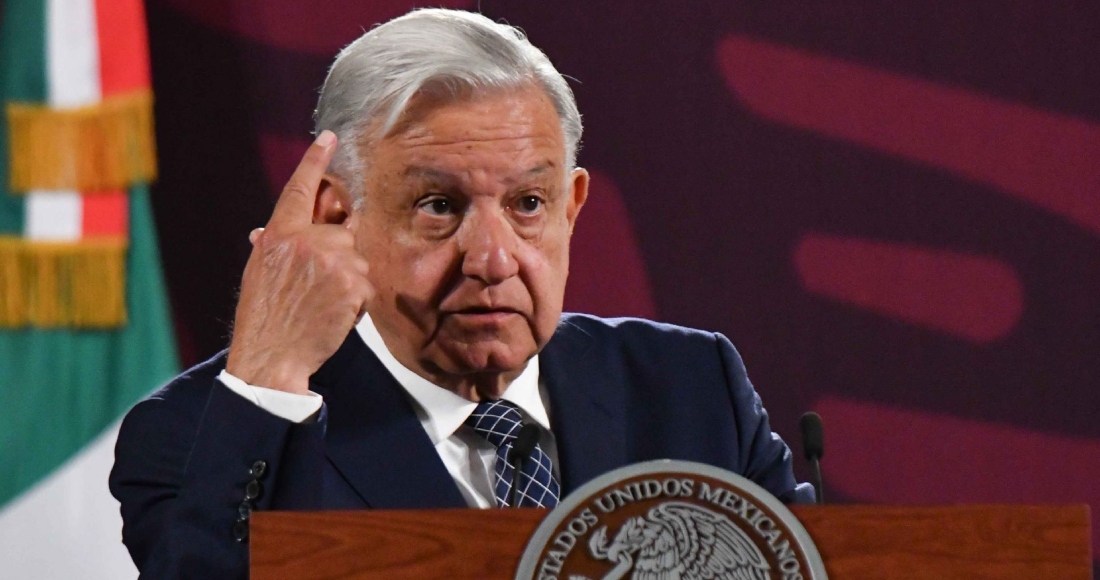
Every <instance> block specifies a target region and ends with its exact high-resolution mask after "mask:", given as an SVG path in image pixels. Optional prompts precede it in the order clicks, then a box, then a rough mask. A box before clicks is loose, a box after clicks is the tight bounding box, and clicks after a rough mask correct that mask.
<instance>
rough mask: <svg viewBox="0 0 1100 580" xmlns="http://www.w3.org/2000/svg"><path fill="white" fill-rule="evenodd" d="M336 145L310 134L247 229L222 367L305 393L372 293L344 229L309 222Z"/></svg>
mask: <svg viewBox="0 0 1100 580" xmlns="http://www.w3.org/2000/svg"><path fill="white" fill-rule="evenodd" d="M335 146H336V136H335V135H334V134H333V133H332V132H331V131H322V132H321V134H320V135H318V136H317V139H316V141H314V142H313V144H312V145H310V147H309V149H308V150H307V151H306V153H305V156H303V157H302V161H301V163H300V164H299V165H298V168H297V169H296V170H295V171H294V175H292V176H291V178H290V181H289V182H287V184H286V187H284V188H283V192H282V194H281V195H280V196H279V201H278V202H277V203H276V204H275V210H274V211H273V212H272V214H271V219H270V220H269V221H268V222H267V226H266V227H264V228H262V229H257V230H255V231H253V232H252V234H251V235H250V236H249V239H250V240H251V241H252V255H251V256H249V258H248V264H247V265H246V266H245V268H244V276H243V278H242V280H241V296H240V300H239V301H238V303H237V313H236V317H235V320H234V326H233V339H232V341H231V343H230V345H229V360H228V363H227V364H226V370H227V371H229V372H230V373H231V374H233V375H234V376H236V377H237V378H239V379H241V380H243V381H245V382H246V383H249V384H251V385H256V386H260V387H267V388H271V389H277V390H280V391H287V392H291V393H298V394H305V393H306V392H307V390H308V389H309V376H310V375H311V374H313V373H314V372H315V371H316V370H317V369H318V368H320V366H321V364H323V363H324V362H325V361H326V360H327V359H328V358H329V357H330V356H332V354H333V353H334V352H336V349H337V348H339V347H340V345H341V344H342V343H343V341H344V338H345V337H347V334H348V332H350V331H351V329H352V327H353V326H354V325H355V323H356V321H357V320H358V319H359V317H360V316H361V315H362V313H363V312H365V311H366V309H367V304H368V303H369V301H370V300H371V299H372V298H373V296H374V288H373V287H372V286H371V284H370V282H369V281H368V280H367V272H368V270H369V265H368V264H367V261H366V259H364V257H363V256H361V255H359V253H358V252H356V249H355V239H354V237H353V235H352V233H351V231H350V230H349V229H348V228H347V227H345V225H340V224H317V223H313V216H314V206H315V205H316V203H317V192H318V189H319V188H320V186H321V180H322V178H323V176H324V174H325V170H326V169H327V168H328V164H329V161H330V160H331V159H332V154H333V150H334V149H335ZM349 211H350V208H349Z"/></svg>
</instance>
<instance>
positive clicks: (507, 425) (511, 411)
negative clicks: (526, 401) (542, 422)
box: [466, 399, 523, 448]
mask: <svg viewBox="0 0 1100 580" xmlns="http://www.w3.org/2000/svg"><path fill="white" fill-rule="evenodd" d="M466 425H467V426H469V427H471V428H473V430H474V431H477V434H478V435H481V436H482V437H484V438H485V439H486V440H487V441H489V443H492V444H493V445H494V446H496V447H498V448H500V447H504V446H505V445H509V444H511V443H512V441H515V439H516V435H517V434H519V430H520V428H521V427H523V415H521V414H520V412H519V407H516V406H515V405H514V404H513V403H509V402H508V401H505V400H504V399H496V400H493V401H482V402H480V403H478V404H477V408H476V409H474V412H473V413H472V414H471V415H470V416H469V417H468V418H467V419H466Z"/></svg>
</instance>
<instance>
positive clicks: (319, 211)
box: [313, 173, 353, 225]
mask: <svg viewBox="0 0 1100 580" xmlns="http://www.w3.org/2000/svg"><path fill="white" fill-rule="evenodd" d="M352 204H353V201H352V199H351V193H350V192H348V188H347V187H346V185H345V184H344V181H343V180H342V179H340V178H339V177H336V176H335V175H332V174H330V173H326V174H325V176H324V177H322V178H321V185H320V186H318V189H317V202H316V203H315V204H314V206H313V223H315V224H334V225H345V224H346V223H347V221H348V220H349V219H350V218H351V213H352Z"/></svg>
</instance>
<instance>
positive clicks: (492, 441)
mask: <svg viewBox="0 0 1100 580" xmlns="http://www.w3.org/2000/svg"><path fill="white" fill-rule="evenodd" d="M316 122H317V139H316V141H315V142H314V143H313V145H312V146H311V147H310V148H309V150H308V151H307V152H306V154H305V157H304V158H303V160H302V162H301V164H300V165H299V167H298V169H297V171H296V172H295V173H294V175H293V177H292V178H291V179H290V182H289V183H288V184H287V185H286V188H285V189H284V191H283V193H282V195H281V197H280V198H279V201H278V203H277V204H276V206H275V210H274V211H273V213H272V216H271V220H270V221H269V222H268V223H267V225H266V227H264V228H262V229H257V230H255V231H253V232H252V234H251V236H250V239H251V241H252V244H253V251H252V255H251V257H250V258H249V261H248V264H247V266H246V267H245V270H244V275H243V279H242V282H241V295H240V302H239V304H238V306H237V312H236V320H235V324H234V328H233V338H232V341H231V343H230V345H229V349H228V350H227V352H224V353H221V354H219V355H218V356H216V357H215V358H213V359H211V360H210V361H207V362H205V363H203V364H201V365H199V366H197V367H195V368H193V369H191V370H189V371H187V372H186V373H184V374H183V375H181V376H180V377H178V378H177V379H175V380H174V381H172V382H171V383H170V384H169V385H168V386H166V387H165V388H163V389H162V390H160V391H159V392H157V393H156V394H154V395H153V396H152V397H150V398H149V399H148V400H146V401H144V402H142V403H140V404H138V405H137V406H136V407H135V408H134V409H133V410H132V411H131V412H130V413H129V415H128V416H127V418H126V420H125V422H124V423H123V426H122V431H121V433H120V435H119V441H118V448H117V461H116V464H115V468H114V471H113V472H112V474H111V489H112V492H113V493H114V494H115V496H116V497H117V498H118V499H119V500H120V501H121V502H122V514H123V517H124V520H125V528H124V530H123V539H124V541H125V542H126V544H127V546H128V547H129V549H130V553H131V554H132V556H133V558H134V561H135V562H136V563H137V565H138V567H139V568H140V569H141V570H142V572H143V573H144V574H146V575H148V576H151V577H158V578H159V577H175V576H183V577H222V576H234V577H236V576H243V575H244V574H245V573H246V570H247V538H248V519H249V515H250V514H251V512H252V510H257V509H310V508H313V509H360V508H415V507H459V506H469V507H494V506H507V505H510V504H512V502H514V503H515V504H517V505H521V506H527V505H531V506H544V507H551V506H553V505H554V504H555V503H556V502H557V500H558V499H559V497H560V496H561V495H563V494H567V493H569V492H570V491H571V490H573V489H575V488H577V487H578V486H580V485H582V484H583V483H585V482H587V481H589V480H590V479H592V478H594V477H596V476H598V475H600V474H602V473H604V472H606V471H608V470H611V469H614V468H616V467H620V466H623V465H628V464H630V463H634V462H638V461H643V460H649V459H658V458H677V459H685V460H694V461H701V462H706V463H710V464H713V465H716V466H719V467H723V468H726V469H730V470H733V471H736V472H738V473H741V474H743V475H745V476H747V477H749V478H751V479H753V480H754V481H756V482H757V483H759V484H760V485H762V486H763V487H764V488H766V489H768V490H769V491H771V492H772V493H773V494H775V495H776V496H778V497H779V498H781V499H783V500H784V501H793V500H795V499H796V497H797V498H805V497H807V496H806V494H807V493H810V494H812V490H809V489H807V488H806V486H802V487H798V486H796V484H795V481H794V478H793V475H792V472H791V454H790V451H789V450H788V448H787V446H786V445H784V443H783V442H782V440H780V439H779V437H777V436H776V435H774V434H773V433H772V432H771V430H770V428H769V426H768V421H767V415H766V414H765V412H764V409H763V408H762V406H761V403H760V399H759V397H758V396H757V395H756V393H755V392H754V391H753V388H752V386H751V385H750V384H749V382H748V380H747V378H746V376H745V370H744V367H743V366H742V363H741V360H740V358H739V356H738V355H737V352H736V351H735V350H734V348H733V346H732V345H731V344H730V343H729V341H727V340H726V339H725V338H724V337H722V336H721V335H717V334H713V333H706V332H700V331H695V330H689V329H684V328H677V327H672V326H668V325H661V324H656V323H652V322H647V321H643V320H633V319H619V320H602V319H599V318H595V317H592V316H584V315H568V314H567V315H563V314H562V299H563V295H564V291H565V281H566V276H567V273H568V270H569V238H570V235H571V234H572V231H573V225H574V223H575V221H576V219H577V215H578V214H579V213H580V211H581V208H582V206H583V205H584V202H585V198H586V197H587V195H588V174H587V173H586V172H585V170H584V169H580V168H578V167H576V166H575V164H574V161H575V156H576V153H577V147H578V143H579V141H580V137H581V121H580V115H579V114H578V112H577V107H576V104H575V103H574V100H573V95H572V92H571V91H570V89H569V87H568V85H567V84H566V82H565V80H564V79H563V78H562V76H561V75H560V74H559V73H558V72H557V71H556V70H555V69H554V67H553V66H552V65H551V64H550V62H549V60H547V58H546V56H545V55H544V54H543V53H542V52H541V51H539V50H538V49H537V48H535V47H534V46H532V45H531V44H530V43H529V42H528V41H527V40H526V38H524V36H523V35H522V34H521V33H520V32H519V31H518V30H516V29H514V28H511V27H509V26H505V25H502V24H496V23H493V22H491V21H490V20H488V19H486V18H484V17H482V16H479V15H475V14H470V13H466V12H457V11H446V10H423V11H417V12H413V13H411V14H408V15H406V16H403V17H401V18H398V19H395V20H393V21H391V22H389V23H387V24H384V25H382V26H379V27H377V28H375V29H373V30H371V31H370V32H369V33H367V34H365V35H363V37H362V38H360V39H359V40H357V41H356V42H354V43H352V44H351V45H349V46H348V47H347V48H346V49H344V51H343V52H341V53H340V55H339V57H338V58H337V59H336V63H335V64H334V65H333V67H332V70H331V72H330V73H329V76H328V79H327V80H326V81H325V85H324V88H323V90H322V92H321V97H320V102H319V103H318V107H317V113H316ZM528 424H531V425H535V426H536V427H524V425H528ZM523 429H527V430H528V431H529V432H530V431H531V430H532V429H536V430H537V434H538V438H537V445H535V446H534V448H533V449H531V450H530V454H531V460H529V461H525V462H524V468H523V469H522V471H521V473H518V474H517V473H515V472H514V469H513V466H512V464H511V463H510V458H509V457H508V451H509V449H510V448H511V446H512V442H513V441H514V440H515V437H516V434H517V432H519V431H521V430H523ZM513 482H514V483H515V485H516V488H517V489H516V490H512V489H511V488H512V485H513Z"/></svg>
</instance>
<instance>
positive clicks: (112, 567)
mask: <svg viewBox="0 0 1100 580" xmlns="http://www.w3.org/2000/svg"><path fill="white" fill-rule="evenodd" d="M118 427H119V423H115V424H114V425H111V427H110V428H108V429H106V430H105V431H104V432H103V433H102V434H101V435H100V436H99V437H98V438H96V439H95V440H93V441H92V442H91V443H90V444H89V445H88V446H87V447H85V448H84V449H83V450H81V451H80V452H79V453H77V454H76V455H74V456H73V457H72V458H71V459H69V461H67V462H66V463H65V464H63V465H62V466H61V467H59V468H58V469H57V471H55V472H53V473H52V474H50V476H49V477H48V478H46V479H45V480H44V481H42V482H40V483H39V484H38V485H36V486H34V487H33V488H31V489H30V490H28V491H27V492H26V493H24V494H23V495H21V496H19V497H17V498H16V499H15V500H13V501H11V502H10V503H8V504H6V505H5V506H4V507H3V508H2V510H0V577H3V578H20V579H27V580H35V579H38V578H42V579H47V578H50V579H52V578H84V579H88V580H97V579H100V578H102V579H104V580H108V579H111V580H114V579H126V578H136V577H137V569H136V568H134V564H133V562H131V561H130V555H129V554H127V553H126V548H125V547H124V546H123V545H122V516H121V515H119V511H118V502H117V501H115V498H113V497H111V494H110V491H108V489H107V475H108V473H110V471H111V465H112V464H113V463H114V457H115V456H114V447H115V440H116V439H117V438H118Z"/></svg>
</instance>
